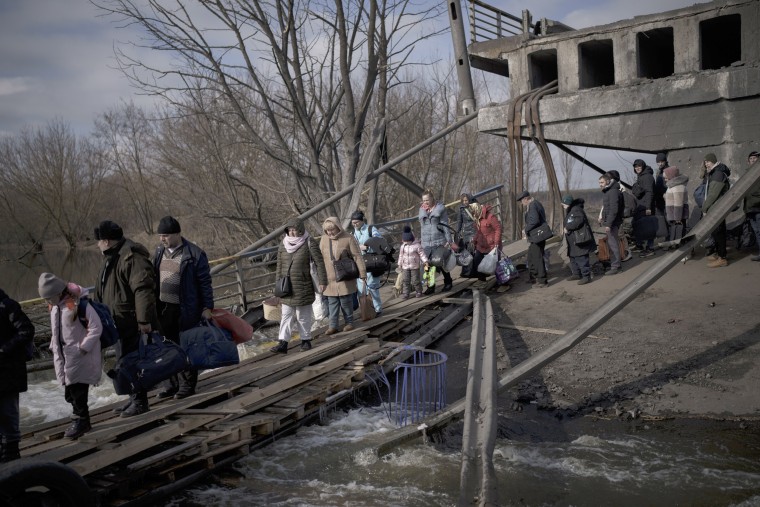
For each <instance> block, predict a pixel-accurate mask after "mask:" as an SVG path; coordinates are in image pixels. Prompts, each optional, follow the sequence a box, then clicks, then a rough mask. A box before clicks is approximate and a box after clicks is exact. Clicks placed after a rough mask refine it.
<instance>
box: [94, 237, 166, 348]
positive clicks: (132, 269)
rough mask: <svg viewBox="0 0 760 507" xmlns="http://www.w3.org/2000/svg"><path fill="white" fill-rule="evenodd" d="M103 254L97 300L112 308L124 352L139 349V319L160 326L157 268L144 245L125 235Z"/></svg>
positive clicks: (154, 326)
mask: <svg viewBox="0 0 760 507" xmlns="http://www.w3.org/2000/svg"><path fill="white" fill-rule="evenodd" d="M103 255H104V256H105V259H104V261H103V268H102V269H101V271H100V277H99V278H98V285H97V291H96V293H95V300H96V301H100V302H101V303H104V304H106V305H108V307H109V308H110V309H111V313H112V314H113V320H114V322H115V323H116V328H117V329H118V331H119V341H120V342H121V346H122V355H124V354H127V353H129V352H132V351H133V350H137V346H138V342H139V339H140V335H139V332H138V328H137V324H138V322H139V323H146V324H147V323H149V324H150V325H151V326H152V328H153V329H158V328H159V326H158V314H157V313H156V279H155V271H154V269H153V264H151V262H150V255H149V254H148V251H147V250H146V249H145V247H144V246H142V245H141V244H139V243H135V242H134V241H131V240H129V239H123V240H122V241H121V242H119V243H118V244H116V245H115V246H114V247H112V248H110V249H108V250H106V251H105V252H103Z"/></svg>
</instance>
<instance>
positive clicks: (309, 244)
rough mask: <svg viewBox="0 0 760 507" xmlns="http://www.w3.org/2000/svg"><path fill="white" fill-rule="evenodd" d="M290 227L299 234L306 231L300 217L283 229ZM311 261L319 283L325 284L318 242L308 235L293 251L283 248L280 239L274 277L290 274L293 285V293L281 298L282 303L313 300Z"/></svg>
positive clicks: (307, 303) (325, 277)
mask: <svg viewBox="0 0 760 507" xmlns="http://www.w3.org/2000/svg"><path fill="white" fill-rule="evenodd" d="M291 227H292V228H294V229H295V230H296V231H298V235H299V236H303V235H304V234H305V233H306V227H305V226H304V223H303V221H302V220H300V219H297V218H296V219H293V220H291V221H290V222H289V223H288V224H287V226H286V227H285V230H286V231H287V230H288V229H289V228H291ZM323 237H324V236H323ZM312 262H313V263H314V266H315V268H316V271H317V279H318V280H319V285H327V271H325V261H324V258H323V257H322V251H321V250H320V248H319V244H318V243H317V241H316V240H315V239H314V238H312V237H309V238H308V239H307V240H306V241H305V242H304V243H303V244H302V245H301V246H299V247H298V250H296V251H295V252H293V253H290V252H288V251H287V250H286V249H285V238H283V240H282V241H280V247H279V249H278V250H277V269H276V270H275V279H277V278H281V277H283V276H285V275H287V274H290V283H291V285H292V286H293V294H292V295H291V296H288V297H284V298H281V300H282V303H283V304H286V305H288V306H292V307H295V306H306V305H310V304H312V303H313V302H314V299H315V296H314V292H315V287H314V282H313V281H312V276H311V263H312Z"/></svg>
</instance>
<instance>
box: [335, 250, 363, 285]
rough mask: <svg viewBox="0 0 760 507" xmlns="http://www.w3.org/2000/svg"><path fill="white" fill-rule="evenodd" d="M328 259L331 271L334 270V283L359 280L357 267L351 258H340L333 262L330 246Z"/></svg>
mask: <svg viewBox="0 0 760 507" xmlns="http://www.w3.org/2000/svg"><path fill="white" fill-rule="evenodd" d="M330 259H332V263H333V269H334V270H335V281H337V282H348V281H351V280H356V279H357V278H359V266H357V265H356V262H354V260H353V259H352V258H351V257H341V258H340V259H338V260H335V255H333V250H332V245H330Z"/></svg>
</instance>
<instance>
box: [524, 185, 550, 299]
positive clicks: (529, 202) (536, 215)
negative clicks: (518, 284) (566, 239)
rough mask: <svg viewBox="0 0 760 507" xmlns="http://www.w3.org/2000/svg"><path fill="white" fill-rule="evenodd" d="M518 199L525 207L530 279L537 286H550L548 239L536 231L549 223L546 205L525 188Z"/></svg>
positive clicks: (525, 233) (525, 232) (525, 235)
mask: <svg viewBox="0 0 760 507" xmlns="http://www.w3.org/2000/svg"><path fill="white" fill-rule="evenodd" d="M517 201H518V202H519V203H521V204H522V205H523V208H525V228H524V229H523V238H525V239H526V240H527V241H528V242H529V246H528V269H529V271H530V281H533V283H534V286H535V287H538V288H543V287H548V286H549V281H548V279H547V277H548V275H547V273H546V264H545V263H544V250H545V249H546V239H540V238H539V237H537V236H536V234H535V232H534V231H538V230H539V228H541V227H542V226H545V225H547V222H546V212H545V211H544V206H543V204H541V203H540V202H538V201H537V200H536V199H534V198H533V197H532V196H531V195H530V192H528V191H527V190H523V192H522V194H520V195H519V196H518V197H517Z"/></svg>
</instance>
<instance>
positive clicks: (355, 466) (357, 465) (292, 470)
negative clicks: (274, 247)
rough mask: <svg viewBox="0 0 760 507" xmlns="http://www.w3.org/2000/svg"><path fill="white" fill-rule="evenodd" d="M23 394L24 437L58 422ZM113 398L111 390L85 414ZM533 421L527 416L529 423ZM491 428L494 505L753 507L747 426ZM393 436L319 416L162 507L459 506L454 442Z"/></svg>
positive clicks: (45, 400)
mask: <svg viewBox="0 0 760 507" xmlns="http://www.w3.org/2000/svg"><path fill="white" fill-rule="evenodd" d="M30 381H31V386H30V390H29V392H27V393H24V394H22V397H21V405H22V425H23V426H27V425H30V424H39V423H42V422H46V421H51V420H54V419H57V418H62V417H68V415H69V413H70V406H69V405H68V404H67V403H65V401H64V400H63V389H62V388H61V387H60V386H58V385H57V384H56V383H55V381H53V380H52V379H50V375H49V374H48V376H47V378H45V377H43V376H37V377H35V378H34V379H31V380H30ZM122 398H123V397H120V396H117V395H116V394H114V393H113V389H112V387H111V386H110V383H109V382H104V383H103V384H102V385H101V386H98V387H95V388H94V389H92V390H91V393H90V404H91V406H102V405H105V404H108V403H112V402H114V401H118V400H120V399H122ZM531 410H532V412H530V411H531ZM526 412H528V415H527V419H523V420H522V421H514V422H507V423H506V424H500V438H499V439H498V441H497V445H496V450H495V455H494V464H495V468H496V473H497V477H498V481H499V499H500V503H501V504H502V505H527V506H547V505H561V506H597V505H616V506H632V507H633V506H637V507H638V506H641V505H662V506H671V505H689V506H742V507H749V506H760V459H759V458H760V432H759V431H758V430H757V426H756V425H755V426H754V427H742V426H741V425H740V423H736V422H723V423H720V422H704V421H683V420H681V421H661V422H643V421H634V422H631V423H621V422H619V421H592V420H590V419H585V418H580V419H575V420H573V421H564V422H561V421H557V420H556V419H555V418H553V417H552V416H551V415H548V414H545V413H542V412H539V411H536V410H535V409H533V408H532V407H527V408H526ZM393 428H394V425H393V423H391V422H390V421H389V420H388V417H387V416H386V413H385V411H384V410H383V408H382V407H354V408H350V409H346V410H340V411H335V412H332V413H330V414H327V416H326V418H325V420H324V421H323V424H322V425H312V426H309V427H304V428H301V429H299V430H298V432H297V433H296V434H294V435H291V436H288V437H284V438H281V439H278V440H277V441H275V442H273V443H271V444H270V445H268V446H267V447H265V448H263V449H260V450H257V451H254V452H252V453H251V454H250V455H249V456H247V457H245V458H243V459H241V460H240V461H238V462H236V463H235V464H234V465H233V466H232V467H231V468H229V469H227V470H223V471H218V472H216V473H215V475H214V476H213V477H211V478H209V479H207V480H204V481H203V482H201V483H199V484H198V485H196V486H195V487H193V488H190V489H188V490H186V491H184V492H182V493H181V494H178V495H175V496H174V497H173V498H171V499H168V500H166V501H165V503H164V504H165V505H170V506H173V507H181V506H187V507H195V506H198V507H208V506H211V505H213V506H241V507H242V506H251V505H262V506H264V505H266V506H303V507H305V506H335V507H339V506H340V507H345V506H352V507H353V506H359V507H361V506H368V507H369V506H378V505H383V506H399V507H401V506H404V507H413V506H419V507H423V506H451V505H456V504H457V501H458V494H459V488H458V485H459V470H460V459H461V458H460V456H461V454H460V449H461V434H460V433H459V432H458V430H457V429H454V430H452V431H449V432H447V436H446V438H445V439H444V442H443V443H437V444H423V443H417V444H413V445H408V446H404V447H401V448H399V449H397V450H396V451H395V452H394V453H392V454H390V455H387V456H384V457H382V458H377V457H375V455H374V453H373V452H372V451H371V450H372V448H373V446H374V445H376V444H378V443H379V442H381V441H382V439H383V437H384V436H386V435H387V434H388V433H389V432H390V431H392V430H393Z"/></svg>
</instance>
